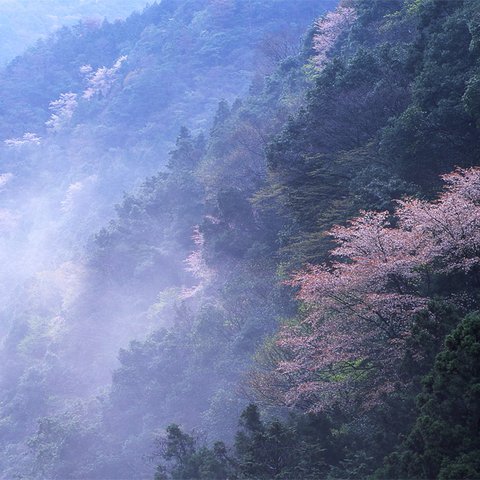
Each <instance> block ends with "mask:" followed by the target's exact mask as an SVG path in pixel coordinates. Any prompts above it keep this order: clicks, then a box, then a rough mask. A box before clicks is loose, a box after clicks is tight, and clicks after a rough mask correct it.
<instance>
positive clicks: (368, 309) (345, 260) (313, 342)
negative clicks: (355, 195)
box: [276, 168, 480, 411]
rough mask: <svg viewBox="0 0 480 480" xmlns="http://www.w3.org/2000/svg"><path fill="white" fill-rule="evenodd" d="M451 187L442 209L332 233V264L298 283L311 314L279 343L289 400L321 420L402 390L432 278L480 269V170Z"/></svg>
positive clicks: (408, 210) (460, 176) (381, 216)
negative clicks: (352, 402) (334, 410)
mask: <svg viewBox="0 0 480 480" xmlns="http://www.w3.org/2000/svg"><path fill="white" fill-rule="evenodd" d="M443 180H444V181H445V182H446V185H447V186H446V188H445V190H444V192H443V193H442V194H441V195H440V196H439V198H438V199H437V200H436V201H433V202H428V201H424V200H418V199H414V198H410V199H406V200H403V201H400V202H398V203H399V206H398V208H397V210H396V212H395V214H394V215H390V214H389V213H388V212H381V213H374V212H362V213H361V215H360V216H359V217H358V218H356V219H354V220H352V221H351V222H350V223H349V225H348V226H337V227H335V228H333V229H332V231H331V232H330V233H331V235H332V236H333V237H334V239H335V241H336V243H337V247H336V248H334V249H333V250H332V252H331V254H332V256H331V261H330V262H329V263H328V264H324V265H318V266H309V267H308V268H306V269H304V270H303V271H301V272H299V273H297V274H296V275H295V276H294V277H293V279H292V281H291V284H293V285H295V286H297V287H298V288H299V293H298V298H299V299H300V300H301V301H302V302H303V304H304V305H305V309H306V312H307V313H306V314H305V317H304V318H303V320H302V321H301V322H300V323H298V324H296V325H294V326H286V327H284V328H283V330H282V331H281V333H280V335H279V338H278V346H279V347H281V348H282V349H284V351H285V352H287V354H286V355H285V358H286V360H284V361H281V362H279V363H278V365H277V372H276V373H277V374H278V373H280V374H282V375H284V376H286V377H287V378H288V385H289V386H288V388H287V389H286V391H285V392H284V398H283V399H282V401H284V402H285V401H286V402H287V403H289V404H301V405H305V404H306V405H308V407H309V408H310V409H311V410H313V411H316V410H320V409H323V408H325V407H326V406H328V405H331V404H332V402H337V401H339V399H343V400H345V399H346V398H350V397H349V395H352V394H353V393H354V392H356V393H357V395H358V394H360V395H361V396H362V397H363V398H362V402H361V403H363V405H364V406H369V405H374V404H375V403H378V401H380V399H381V397H382V395H384V394H387V393H389V392H392V391H393V390H395V389H397V388H399V387H402V386H404V384H405V381H404V380H403V379H402V378H401V376H400V373H399V368H398V365H399V362H400V361H401V359H402V358H403V356H404V354H405V348H406V341H407V340H408V338H409V337H410V336H411V333H412V327H413V325H414V321H415V319H416V316H417V315H418V313H419V312H421V311H427V308H428V302H429V291H428V283H429V282H428V278H430V276H431V275H432V274H444V273H449V272H452V271H456V272H464V273H469V272H471V271H472V269H474V268H477V267H479V266H480V265H479V264H480V169H478V168H472V169H466V170H465V169H458V170H457V171H455V172H453V173H450V174H448V175H445V176H443Z"/></svg>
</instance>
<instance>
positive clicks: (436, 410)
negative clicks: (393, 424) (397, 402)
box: [379, 313, 480, 479]
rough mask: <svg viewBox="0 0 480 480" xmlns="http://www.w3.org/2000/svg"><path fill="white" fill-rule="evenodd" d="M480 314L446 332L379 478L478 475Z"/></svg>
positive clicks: (465, 476) (467, 317) (468, 316)
mask: <svg viewBox="0 0 480 480" xmlns="http://www.w3.org/2000/svg"><path fill="white" fill-rule="evenodd" d="M479 364H480V316H479V314H478V313H472V314H470V315H467V316H466V317H465V319H464V320H463V321H462V322H461V323H460V324H459V325H458V327H457V328H456V329H455V330H454V331H453V332H452V333H451V334H450V335H448V336H447V338H446V340H445V349H444V350H443V351H442V352H441V353H439V355H438V357H437V359H436V361H435V365H434V367H433V369H432V372H431V373H430V374H429V375H428V376H427V377H426V378H425V380H424V387H423V391H422V393H421V394H420V395H419V396H418V400H417V404H418V418H417V420H416V422H415V424H414V426H413V428H412V431H411V432H410V434H409V435H408V437H407V438H406V439H405V441H404V442H403V443H402V444H401V445H400V447H399V448H398V450H397V451H396V452H395V453H393V454H392V455H390V456H389V457H387V459H386V462H385V467H384V469H383V470H381V471H380V472H379V476H380V478H385V477H388V478H440V479H453V478H458V479H459V478H465V479H466V478H477V477H478V476H479V475H480V470H479V466H480V465H479V463H478V458H479V457H478V455H479V452H480V443H479V431H478V428H479V427H478V425H479V419H480V411H479V405H480V397H479V395H480V390H479V385H480V372H479Z"/></svg>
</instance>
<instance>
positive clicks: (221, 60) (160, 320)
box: [0, 0, 335, 478]
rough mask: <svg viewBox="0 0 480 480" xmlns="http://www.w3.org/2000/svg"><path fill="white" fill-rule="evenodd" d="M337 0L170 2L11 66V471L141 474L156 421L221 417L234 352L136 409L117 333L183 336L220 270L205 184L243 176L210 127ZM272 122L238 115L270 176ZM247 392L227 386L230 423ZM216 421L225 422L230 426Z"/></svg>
mask: <svg viewBox="0 0 480 480" xmlns="http://www.w3.org/2000/svg"><path fill="white" fill-rule="evenodd" d="M334 3H335V2H333V1H332V2H317V1H313V0H311V1H310V0H308V1H304V2H302V3H301V5H300V6H299V5H298V2H295V1H291V0H280V1H279V0H275V1H248V2H243V1H207V0H202V1H198V0H195V1H190V2H189V1H179V0H164V1H162V2H161V3H160V4H154V5H152V6H150V7H147V8H146V9H145V10H144V11H143V12H142V13H134V14H133V15H132V16H130V17H128V18H127V20H126V21H116V22H114V23H108V22H103V23H101V22H93V21H84V22H80V23H78V24H76V25H74V26H72V27H70V28H62V29H59V30H58V31H57V32H56V33H54V34H53V35H52V36H50V37H47V38H46V39H44V40H42V41H40V42H38V43H37V44H36V45H35V46H34V47H32V48H30V49H29V50H28V51H27V52H26V53H25V54H23V55H22V56H20V57H18V58H16V59H15V60H13V61H12V62H11V63H10V64H9V65H8V66H7V67H5V69H4V70H3V73H2V77H1V78H0V89H1V91H2V104H1V110H0V137H1V139H2V142H1V146H0V161H1V165H2V167H1V171H0V199H1V210H0V246H1V249H0V255H1V258H0V260H1V263H2V268H1V271H0V285H1V287H2V289H1V304H2V309H1V317H2V322H1V325H0V331H1V334H2V338H3V343H2V351H1V354H0V355H1V357H2V367H1V368H0V373H1V377H2V379H1V385H2V392H3V393H2V423H1V427H0V437H1V445H2V447H1V448H2V454H1V459H0V470H1V471H2V473H3V475H4V476H3V477H2V478H11V477H12V475H17V474H20V475H26V476H32V477H31V478H66V477H67V476H68V475H71V474H72V475H80V476H82V475H84V476H85V478H93V477H92V475H95V478H123V477H120V475H126V478H131V477H132V476H133V477H136V476H137V474H138V475H140V476H143V475H145V472H148V471H149V470H152V468H153V466H152V465H149V463H148V461H146V460H145V456H148V454H149V452H150V451H151V449H152V448H153V438H154V433H155V429H158V428H161V423H163V426H166V425H167V424H168V423H169V422H170V421H172V420H175V419H178V420H179V421H182V422H183V423H185V424H188V425H189V426H191V427H197V426H200V425H202V424H204V423H205V422H207V423H208V422H209V420H208V415H211V416H215V415H216V414H215V413H212V412H210V413H208V410H209V408H210V409H211V408H213V409H216V408H219V407H220V402H221V396H222V395H224V394H225V392H228V391H229V389H232V388H233V389H234V388H235V384H236V383H237V382H238V379H239V374H238V368H237V367H236V368H235V372H234V373H232V375H231V378H230V379H229V378H228V375H226V374H225V373H222V372H217V373H216V374H213V375H211V376H210V383H211V385H209V386H208V387H206V392H207V393H206V394H205V395H203V398H198V399H195V398H191V397H190V398H186V399H184V401H185V405H183V406H179V405H174V404H169V400H168V399H167V400H165V405H164V406H161V405H160V406H158V407H157V408H156V409H155V408H153V410H152V408H151V407H147V408H146V411H147V412H150V411H152V412H154V413H152V415H154V417H155V419H154V420H153V418H152V420H153V421H152V424H151V425H149V424H148V417H146V418H144V419H143V420H141V422H142V421H143V422H145V423H144V425H141V424H139V423H138V422H139V417H138V415H137V413H131V412H129V408H130V406H131V405H130V404H129V402H128V401H127V404H125V402H126V398H128V393H127V394H125V395H124V394H119V393H118V391H119V390H121V389H122V388H124V387H123V386H122V385H123V384H122V376H124V375H125V373H124V372H121V371H119V372H117V371H115V369H117V368H118V367H119V365H120V363H119V359H118V358H119V357H118V355H119V349H120V348H124V349H127V348H128V347H129V342H131V341H132V340H135V341H137V342H140V341H142V342H144V341H147V344H148V342H150V343H151V345H152V348H153V349H155V348H160V347H159V345H161V344H162V343H165V344H167V343H168V342H169V335H172V334H177V335H180V336H181V335H183V334H185V335H187V334H186V333H184V332H183V330H182V329H184V328H186V327H185V326H182V322H188V319H187V317H188V315H190V314H189V313H188V312H189V310H191V309H193V310H195V309H198V306H197V305H196V303H198V300H196V297H195V291H198V289H201V288H203V287H202V286H203V283H205V282H206V279H207V277H208V275H209V274H210V273H209V271H208V268H203V263H202V262H203V260H202V259H201V258H200V255H199V254H198V253H197V254H196V253H195V252H196V251H197V250H199V249H200V248H201V242H202V234H200V233H199V232H198V227H197V225H198V224H199V223H200V222H201V219H202V216H203V215H208V214H210V213H212V212H211V206H208V205H206V203H205V198H208V195H209V193H208V189H209V188H210V189H213V190H217V189H218V183H219V182H224V187H225V189H227V190H228V188H229V186H231V187H232V188H233V187H234V185H235V183H236V181H235V179H234V178H231V179H229V177H230V176H231V175H234V176H235V175H240V176H241V175H242V173H241V172H240V171H236V168H237V167H234V165H233V164H230V165H226V166H225V171H224V172H223V173H222V172H221V171H215V172H210V173H208V161H209V160H208V159H209V157H210V158H212V159H213V158H215V157H216V156H217V154H216V153H215V148H217V147H216V146H215V145H210V146H208V145H207V136H208V135H209V133H210V132H215V131H216V130H218V129H221V128H223V124H224V122H225V121H227V118H228V117H229V116H230V115H231V114H230V109H231V105H232V104H233V103H234V102H235V100H236V99H237V98H239V97H241V96H244V95H246V94H247V92H248V89H249V88H250V86H251V84H252V81H253V82H255V81H259V80H258V79H260V78H261V77H262V76H263V75H265V74H269V73H272V72H273V71H274V70H275V68H276V65H277V63H278V62H279V61H281V60H283V59H286V58H287V57H289V56H291V55H293V54H297V53H298V52H299V51H300V49H301V46H302V35H303V34H304V32H305V30H306V29H307V28H308V27H309V25H311V24H312V22H313V20H314V19H315V18H317V17H318V16H319V15H320V14H321V13H322V12H323V11H325V9H326V8H328V7H330V6H333V5H334ZM132 7H135V5H133V6H132ZM256 79H257V80H256ZM300 90H301V89H300ZM295 95H297V96H298V93H295ZM290 101H291V102H294V103H292V105H289V106H287V105H286V109H285V112H283V113H282V115H283V117H282V118H286V115H287V112H289V111H293V108H294V105H295V104H296V103H295V102H297V100H295V98H294V95H293V93H292V97H291V98H290ZM219 102H221V103H220V108H219V107H218V105H219ZM235 108H238V106H237V107H235ZM260 108H261V107H260ZM215 112H217V113H215ZM215 115H216V116H215ZM279 125H280V123H279V124H278V126H273V125H272V126H270V127H269V128H267V129H266V131H261V129H260V130H259V129H258V126H256V125H254V124H250V123H248V122H245V127H244V128H245V130H244V132H243V133H241V134H240V137H241V138H238V139H237V140H236V143H237V145H238V146H240V147H239V148H242V149H243V150H245V151H248V150H252V149H253V153H249V155H250V157H251V158H252V162H251V166H252V167H253V168H254V169H255V170H256V172H257V173H258V174H259V175H261V176H264V175H265V163H264V160H263V159H262V155H263V153H262V150H263V148H264V146H265V144H266V137H267V136H268V135H269V134H271V133H273V132H274V129H272V127H273V128H278V127H279ZM185 127H188V130H187V129H186V128H185ZM262 128H264V127H262ZM176 139H177V140H176ZM205 155H206V157H205V159H204V160H202V162H203V164H202V166H200V160H201V159H202V158H203V157H204V156H205ZM258 157H260V158H258ZM195 163H197V165H196V164H195ZM197 167H198V171H203V172H204V173H203V178H204V181H202V182H199V181H198V179H197V178H195V176H194V175H193V172H194V171H195V170H196V169H197ZM212 174H213V175H217V176H218V178H214V177H212ZM146 178H148V180H145V179H146ZM124 192H133V194H132V193H131V194H128V195H127V194H126V193H124ZM228 195H229V194H228ZM228 195H227V193H225V201H224V203H225V202H227V203H228V202H230V200H229V198H228ZM241 201H242V202H243V201H244V200H243V199H242V200H241ZM115 205H117V206H115ZM220 208H230V207H228V206H227V204H225V207H222V205H220ZM212 218H213V217H212ZM215 222H216V220H215V221H213V225H214V224H215ZM229 261H230V260H229V259H228V257H227V258H226V259H225V265H224V266H222V268H227V269H228V262H229ZM212 275H213V273H212ZM209 295H212V293H210V294H209ZM202 308H203V307H202ZM205 308H206V307H205ZM238 313H239V314H240V312H238ZM202 314H205V315H206V314H207V313H206V312H204V313H202ZM164 327H170V328H172V327H173V332H176V333H172V334H167V333H163V332H162V331H161V330H160V329H161V328H164ZM151 335H153V337H152V336H151ZM135 348H136V347H135V343H133V344H132V346H131V347H130V350H128V351H127V350H122V351H121V352H120V362H122V361H123V362H124V363H125V364H128V362H129V356H132V355H135V353H134V352H135ZM175 348H178V347H175ZM131 349H133V350H131ZM162 349H163V347H162ZM185 349H186V350H185V352H183V353H182V352H176V353H175V354H174V355H173V356H172V361H173V363H172V364H171V365H169V366H168V368H167V367H165V368H167V370H166V371H165V372H164V374H163V375H164V380H163V381H164V383H165V388H167V389H168V388H169V387H168V385H170V384H172V383H173V384H174V383H175V381H176V378H177V377H178V376H179V375H180V376H183V377H184V378H189V375H188V374H185V372H182V369H185V366H184V365H182V364H181V362H182V358H184V357H185V356H187V357H189V356H191V355H192V354H194V352H191V351H190V349H189V348H188V347H187V345H186V346H185ZM159 355H160V353H159ZM161 355H164V353H161ZM165 360H167V359H165ZM225 361H227V360H225ZM177 363H178V365H177ZM194 363H195V362H192V359H190V360H185V365H192V364H194ZM198 368H201V367H200V366H199V367H198ZM168 369H171V371H170V370H168ZM112 373H113V379H114V382H116V383H117V386H116V387H113V388H112V387H111V382H112ZM134 375H135V374H134ZM192 381H193V380H192ZM158 382H160V383H161V382H162V375H159V376H158ZM222 382H223V383H225V382H227V383H225V388H226V390H225V392H224V391H222V387H221V385H222ZM134 383H135V382H134ZM134 383H132V382H130V383H129V388H131V385H133V384H134ZM197 388H198V389H201V388H202V387H201V385H199V386H198V387H197ZM180 390H181V387H180ZM215 392H216V393H215ZM237 394H238V393H236V392H235V393H234V391H233V390H232V391H231V393H229V395H233V397H235V396H237ZM178 395H180V394H179V393H177V397H176V400H173V399H172V401H175V402H178V398H179V397H178ZM212 395H218V400H217V401H218V406H215V399H214V398H213V399H212V398H210V399H209V398H208V396H212ZM200 397H202V395H200ZM137 400H138V399H137ZM246 402H247V400H246V398H245V397H239V398H237V399H235V400H233V399H232V407H231V408H232V409H233V410H232V411H233V412H234V413H233V415H232V418H231V420H232V421H233V423H234V424H235V422H236V420H235V417H234V416H235V415H236V414H237V413H239V411H240V409H241V408H242V406H243V405H245V404H246ZM155 410H156V411H155ZM202 415H204V418H202ZM162 418H163V420H160V419H162ZM159 421H160V423H159ZM227 424H228V421H227ZM214 431H215V432H217V433H218V434H220V435H227V434H226V425H219V426H218V428H216V429H215V430H214ZM71 435H73V436H74V437H75V438H73V437H72V439H71V440H67V444H66V445H63V446H60V445H59V444H58V443H57V442H58V441H60V439H61V438H64V439H65V438H67V439H68V438H70V436H71ZM69 441H71V442H73V443H72V445H71V446H68V442H69ZM125 441H127V442H130V444H129V445H130V446H127V445H123V447H122V446H121V445H122V443H123V442H125ZM62 442H63V441H61V443H62ZM74 445H77V446H76V447H74ZM59 448H60V450H58V449H59ZM64 448H65V451H63V450H62V449H64ZM69 448H73V449H74V450H75V449H78V448H79V449H80V450H82V456H79V457H78V459H77V458H75V455H76V454H75V453H73V451H70V450H69ZM122 448H123V450H122ZM62 452H63V453H62ZM71 455H73V457H72V458H70V456H71ZM114 458H115V460H114ZM85 459H88V460H85ZM77 461H78V462H84V461H86V462H87V465H83V466H82V465H81V463H80V464H76V462H77ZM62 469H63V470H62ZM125 469H127V470H125ZM69 472H74V473H69ZM82 472H83V473H82Z"/></svg>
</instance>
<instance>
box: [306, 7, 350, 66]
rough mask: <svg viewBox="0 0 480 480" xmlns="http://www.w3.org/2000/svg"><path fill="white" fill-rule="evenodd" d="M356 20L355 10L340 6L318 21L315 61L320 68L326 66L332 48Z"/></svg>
mask: <svg viewBox="0 0 480 480" xmlns="http://www.w3.org/2000/svg"><path fill="white" fill-rule="evenodd" d="M355 18H356V12H355V9H353V8H351V7H343V6H341V5H340V6H338V7H337V8H336V10H334V11H333V12H328V13H327V14H325V15H324V16H323V17H322V18H320V19H319V20H317V22H316V23H315V27H316V30H317V33H316V34H315V36H314V37H313V48H314V49H315V52H316V55H315V57H314V61H315V64H316V66H317V67H318V68H322V67H323V66H324V65H325V63H326V61H327V60H328V54H329V52H330V51H331V49H332V47H333V46H334V45H335V43H336V41H337V40H338V38H339V37H340V35H341V34H342V32H344V31H345V29H346V28H348V27H349V26H350V25H352V23H353V22H354V21H355Z"/></svg>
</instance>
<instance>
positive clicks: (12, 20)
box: [0, 0, 147, 65]
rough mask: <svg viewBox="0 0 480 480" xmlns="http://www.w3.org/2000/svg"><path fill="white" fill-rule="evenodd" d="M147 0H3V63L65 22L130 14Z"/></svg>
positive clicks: (0, 53) (0, 32) (0, 20)
mask: <svg viewBox="0 0 480 480" xmlns="http://www.w3.org/2000/svg"><path fill="white" fill-rule="evenodd" d="M146 3H147V2H146V1H145V0H129V1H118V0H102V1H98V0H81V1H71V0H70V1H68V0H35V1H32V0H3V1H2V2H0V45H1V47H0V65H4V64H5V63H7V62H9V61H10V60H12V59H13V58H14V57H15V56H17V55H20V54H22V53H23V51H24V50H25V49H26V48H27V47H30V46H31V45H33V44H34V43H35V42H36V41H37V40H38V39H40V38H45V37H46V36H47V35H49V34H50V33H52V32H53V31H54V30H57V29H59V28H61V27H63V26H65V25H73V24H75V23H77V22H79V21H81V20H83V21H88V22H94V23H96V22H99V23H101V22H102V21H103V19H104V18H108V19H109V20H111V21H113V20H116V19H121V18H126V17H127V16H128V15H130V14H131V13H132V12H133V10H138V9H142V8H143V7H144V6H145V4H146Z"/></svg>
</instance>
